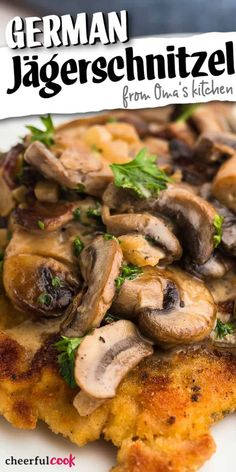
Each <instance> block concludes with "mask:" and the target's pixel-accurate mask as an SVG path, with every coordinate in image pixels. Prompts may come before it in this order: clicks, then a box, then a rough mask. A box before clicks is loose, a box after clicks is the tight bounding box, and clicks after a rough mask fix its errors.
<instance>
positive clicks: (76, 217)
mask: <svg viewBox="0 0 236 472" xmlns="http://www.w3.org/2000/svg"><path fill="white" fill-rule="evenodd" d="M80 216H81V211H80V208H76V209H75V210H74V211H73V217H74V219H75V220H76V221H80Z"/></svg>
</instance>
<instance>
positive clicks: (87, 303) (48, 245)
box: [0, 103, 236, 415]
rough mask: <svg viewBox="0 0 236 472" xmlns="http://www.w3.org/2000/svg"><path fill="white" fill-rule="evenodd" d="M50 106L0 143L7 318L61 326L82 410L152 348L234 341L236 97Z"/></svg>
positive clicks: (62, 347) (62, 357)
mask: <svg viewBox="0 0 236 472" xmlns="http://www.w3.org/2000/svg"><path fill="white" fill-rule="evenodd" d="M41 119H42V128H40V129H38V128H35V127H31V126H28V127H27V128H28V130H29V134H28V135H27V136H26V137H25V138H24V140H23V142H22V143H21V144H17V145H16V146H14V147H13V148H12V149H10V151H9V152H7V153H4V154H2V155H1V157H0V189H1V200H0V249H1V252H0V264H1V266H0V268H1V295H0V323H1V324H0V326H1V328H2V329H9V328H11V329H12V328H14V329H13V331H14V330H15V333H19V332H21V333H24V336H23V338H22V339H23V340H24V341H23V342H24V345H25V346H28V347H29V351H30V352H31V354H32V353H33V352H34V351H35V350H36V349H38V348H39V346H40V343H42V340H43V339H45V338H47V336H49V334H51V333H54V334H55V335H56V338H57V341H56V343H55V344H54V347H55V349H56V350H57V351H58V363H59V369H60V372H61V374H62V376H63V377H64V379H65V381H66V382H68V383H69V385H70V386H72V387H74V386H78V387H80V391H79V393H78V394H77V396H76V397H75V400H74V406H75V408H77V410H78V411H79V413H80V414H81V415H84V414H88V412H91V411H93V409H95V408H97V407H98V406H100V405H101V403H102V402H103V401H104V400H105V399H107V398H112V397H113V396H114V395H115V393H116V388H117V387H118V385H119V383H120V381H121V380H122V379H123V378H124V376H125V375H126V374H127V372H128V371H129V370H131V369H132V368H133V367H134V366H135V365H137V364H138V363H139V362H140V361H141V360H142V359H143V358H144V357H146V356H150V355H151V354H152V353H153V352H154V350H155V349H156V348H158V349H162V350H163V351H167V350H168V352H170V350H176V349H182V347H183V346H186V345H189V344H191V345H192V344H198V343H199V342H204V343H205V342H207V343H211V344H212V345H214V346H218V347H219V348H223V349H232V348H234V347H235V346H236V320H235V298H236V271H235V257H236V157H235V156H236V154H235V149H236V109H235V106H234V105H232V104H223V103H211V104H206V105H198V106H191V107H190V108H188V106H183V107H182V106H176V107H166V108H161V109H153V110H140V111H135V112H131V111H126V112H122V111H117V112H112V113H110V114H107V115H98V116H95V117H92V118H88V119H81V120H78V121H72V122H69V123H66V124H65V125H62V126H60V127H58V128H54V125H53V121H52V119H51V117H50V116H47V117H42V118H41ZM9 310H11V313H12V320H11V323H10V325H9V322H8V323H6V322H5V320H6V316H5V314H6V312H9ZM29 327H30V328H29ZM27 333H29V335H28V334H27ZM13 335H14V333H13Z"/></svg>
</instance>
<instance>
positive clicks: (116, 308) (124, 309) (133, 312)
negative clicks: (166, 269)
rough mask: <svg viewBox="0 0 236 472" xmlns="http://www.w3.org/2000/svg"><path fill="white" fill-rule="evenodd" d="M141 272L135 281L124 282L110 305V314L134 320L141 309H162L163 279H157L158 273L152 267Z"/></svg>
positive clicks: (144, 268)
mask: <svg viewBox="0 0 236 472" xmlns="http://www.w3.org/2000/svg"><path fill="white" fill-rule="evenodd" d="M142 271H143V272H142V273H141V274H140V275H139V276H138V277H136V278H135V279H133V280H128V279H126V280H125V282H124V283H123V285H122V286H121V288H120V289H119V291H118V292H117V294H116V297H115V299H114V301H113V303H112V306H111V309H110V311H111V313H113V314H114V315H117V316H121V317H124V318H128V319H130V320H135V319H137V313H138V312H139V310H140V309H141V308H144V307H153V308H161V307H162V305H163V296H164V288H165V285H166V283H165V280H164V278H161V277H159V271H158V270H157V269H156V268H154V267H143V269H142ZM161 273H162V272H161ZM163 284H164V285H163Z"/></svg>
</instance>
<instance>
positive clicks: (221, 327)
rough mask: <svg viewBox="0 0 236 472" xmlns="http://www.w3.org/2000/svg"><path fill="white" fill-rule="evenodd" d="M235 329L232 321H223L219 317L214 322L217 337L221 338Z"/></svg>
mask: <svg viewBox="0 0 236 472" xmlns="http://www.w3.org/2000/svg"><path fill="white" fill-rule="evenodd" d="M234 331H235V326H234V325H233V324H232V323H223V322H222V321H221V320H220V319H219V318H218V319H217V322H216V327H215V332H216V336H217V338H220V339H223V338H225V336H227V334H232V333H233V332H234Z"/></svg>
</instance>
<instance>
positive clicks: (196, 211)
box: [144, 185, 217, 264]
mask: <svg viewBox="0 0 236 472" xmlns="http://www.w3.org/2000/svg"><path fill="white" fill-rule="evenodd" d="M144 204H145V202H144ZM150 204H151V205H152V206H153V209H155V210H156V211H158V212H159V213H161V214H164V215H166V216H168V217H171V218H172V219H173V220H174V221H175V222H176V224H177V226H178V227H179V230H180V232H179V237H180V239H181V240H182V242H183V245H184V246H185V248H186V249H187V251H188V253H189V255H190V257H191V258H192V259H193V260H194V261H195V262H197V263H198V264H204V263H205V262H206V261H207V260H208V259H209V258H210V256H211V254H212V253H213V251H214V234H215V228H214V224H213V222H214V218H215V216H216V214H217V212H216V210H215V209H214V207H213V206H212V205H210V203H208V202H206V201H205V200H203V198H201V197H199V196H198V195H195V194H194V193H192V192H189V191H188V190H185V189H184V188H182V187H181V186H177V185H176V186H174V185H173V186H169V187H168V188H167V189H166V190H164V191H162V192H161V193H160V196H159V198H158V199H156V200H155V201H154V202H153V203H151V202H150Z"/></svg>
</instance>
